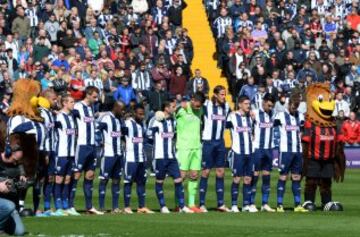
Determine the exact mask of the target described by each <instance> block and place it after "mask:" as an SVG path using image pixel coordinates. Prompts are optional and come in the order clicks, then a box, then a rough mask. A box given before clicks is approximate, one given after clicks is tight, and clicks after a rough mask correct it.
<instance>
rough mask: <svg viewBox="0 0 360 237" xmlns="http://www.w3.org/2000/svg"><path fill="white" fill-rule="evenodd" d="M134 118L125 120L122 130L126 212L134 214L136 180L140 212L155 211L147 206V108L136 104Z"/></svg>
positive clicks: (138, 210) (148, 212)
mask: <svg viewBox="0 0 360 237" xmlns="http://www.w3.org/2000/svg"><path fill="white" fill-rule="evenodd" d="M134 113H135V114H134V118H128V119H127V120H125V127H123V129H122V132H123V134H124V136H125V143H126V149H125V164H124V213H125V214H132V213H133V211H132V210H131V207H130V199H131V187H132V184H133V182H136V191H137V195H138V201H139V208H138V209H137V212H138V213H146V214H150V213H154V212H153V211H151V210H150V209H149V208H147V207H146V206H145V196H146V189H145V185H146V163H145V155H144V132H145V129H144V128H143V121H144V118H145V110H144V108H143V107H141V106H136V108H135V110H134Z"/></svg>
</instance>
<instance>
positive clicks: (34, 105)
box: [0, 79, 50, 214]
mask: <svg viewBox="0 0 360 237" xmlns="http://www.w3.org/2000/svg"><path fill="white" fill-rule="evenodd" d="M40 92H41V87H40V83H39V82H37V81H35V80H29V79H20V80H17V81H16V82H15V83H14V85H13V98H12V103H11V106H10V108H9V110H8V112H7V115H8V116H9V120H8V123H7V124H5V125H4V123H2V124H1V125H0V126H6V135H5V147H4V151H5V155H6V157H9V158H10V157H11V156H12V153H14V152H18V151H21V153H22V155H21V158H20V160H19V163H20V164H21V166H22V167H23V168H22V169H23V174H24V175H23V176H24V177H25V179H26V180H27V182H29V183H31V181H33V180H34V179H35V178H36V172H37V166H38V158H39V153H38V144H39V142H40V140H39V137H38V135H39V133H38V131H37V127H39V126H37V125H36V123H38V124H42V123H43V118H42V117H41V116H40V111H39V106H41V107H44V108H49V107H50V103H49V101H48V100H47V99H45V98H44V97H39V94H40ZM25 195H26V189H23V190H19V191H18V198H19V209H20V214H21V211H22V208H23V201H24V199H25Z"/></svg>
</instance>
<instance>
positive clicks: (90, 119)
mask: <svg viewBox="0 0 360 237" xmlns="http://www.w3.org/2000/svg"><path fill="white" fill-rule="evenodd" d="M93 121H94V118H93V117H84V122H85V123H92V122H93Z"/></svg>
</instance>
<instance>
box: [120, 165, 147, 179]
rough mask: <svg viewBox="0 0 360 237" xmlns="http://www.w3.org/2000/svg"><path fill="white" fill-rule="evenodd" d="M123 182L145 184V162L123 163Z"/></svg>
mask: <svg viewBox="0 0 360 237" xmlns="http://www.w3.org/2000/svg"><path fill="white" fill-rule="evenodd" d="M124 182H127V183H131V182H136V183H145V182H146V164H145V162H125V164H124Z"/></svg>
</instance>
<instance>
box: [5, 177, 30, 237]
mask: <svg viewBox="0 0 360 237" xmlns="http://www.w3.org/2000/svg"><path fill="white" fill-rule="evenodd" d="M9 191H10V190H9V188H8V185H7V181H2V182H0V194H6V193H8V192H9ZM2 232H5V233H6V234H10V235H16V236H22V235H24V233H25V227H24V225H23V223H22V221H21V218H20V216H19V213H18V212H17V210H16V208H15V204H14V203H13V202H12V201H9V200H6V199H3V198H0V235H2Z"/></svg>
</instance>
